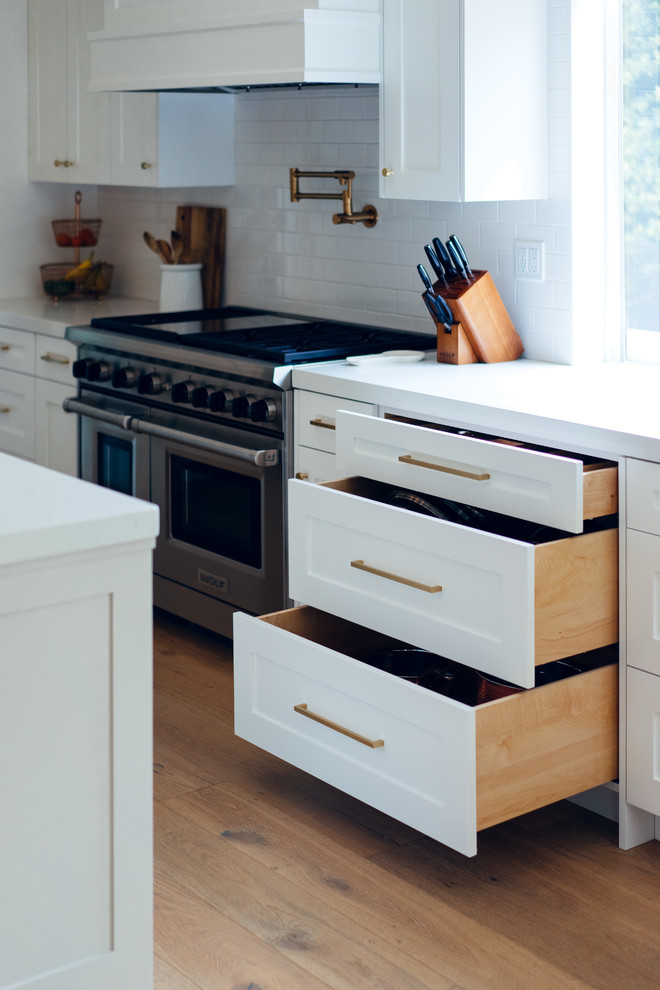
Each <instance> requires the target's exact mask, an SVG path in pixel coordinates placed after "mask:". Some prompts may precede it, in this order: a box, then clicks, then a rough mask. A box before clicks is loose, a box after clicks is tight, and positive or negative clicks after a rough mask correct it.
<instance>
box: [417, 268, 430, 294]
mask: <svg viewBox="0 0 660 990" xmlns="http://www.w3.org/2000/svg"><path fill="white" fill-rule="evenodd" d="M417 271H418V272H419V277H420V278H421V280H422V282H423V283H424V286H425V288H427V289H428V290H429V292H433V282H432V281H431V279H430V277H429V273H428V272H427V270H426V268H424V265H417Z"/></svg>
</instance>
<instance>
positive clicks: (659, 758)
mask: <svg viewBox="0 0 660 990" xmlns="http://www.w3.org/2000/svg"><path fill="white" fill-rule="evenodd" d="M626 677H627V697H626V705H627V708H628V740H627V744H628V749H627V754H626V757H627V759H626V762H627V787H626V800H627V801H628V802H629V803H630V804H634V805H635V807H636V808H643V809H644V811H650V812H652V813H653V814H654V815H660V677H656V676H655V674H649V673H648V672H647V671H645V670H637V669H636V668H635V667H628V670H627V671H626Z"/></svg>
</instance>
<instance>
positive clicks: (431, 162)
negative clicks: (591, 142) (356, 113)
mask: <svg viewBox="0 0 660 990" xmlns="http://www.w3.org/2000/svg"><path fill="white" fill-rule="evenodd" d="M382 6H383V19H382V85H381V87H380V100H381V111H380V118H381V137H380V141H381V147H380V168H381V178H380V195H381V196H382V197H384V198H393V199H422V200H436V201H444V202H462V201H465V202H476V201H487V200H520V199H542V198H544V197H545V196H546V195H547V85H548V84H547V4H546V0H499V2H498V3H493V0H383V5H382Z"/></svg>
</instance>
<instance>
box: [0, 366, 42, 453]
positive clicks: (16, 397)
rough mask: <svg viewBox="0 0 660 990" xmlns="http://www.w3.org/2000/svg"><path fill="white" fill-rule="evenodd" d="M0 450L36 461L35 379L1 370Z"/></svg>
mask: <svg viewBox="0 0 660 990" xmlns="http://www.w3.org/2000/svg"><path fill="white" fill-rule="evenodd" d="M0 450H4V451H5V452H6V453H7V454H15V455H16V456H17V457H25V458H26V459H27V460H29V461H33V460H34V454H35V446H34V378H32V377H31V376H30V375H20V374H17V373H16V372H13V371H2V370H0Z"/></svg>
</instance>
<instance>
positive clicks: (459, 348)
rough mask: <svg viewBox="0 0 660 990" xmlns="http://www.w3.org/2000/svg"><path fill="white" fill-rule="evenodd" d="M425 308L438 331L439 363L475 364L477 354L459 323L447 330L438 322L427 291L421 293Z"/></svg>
mask: <svg viewBox="0 0 660 990" xmlns="http://www.w3.org/2000/svg"><path fill="white" fill-rule="evenodd" d="M422 299H423V300H424V302H425V303H426V308H427V309H428V311H429V313H430V314H431V319H432V320H433V322H434V323H435V326H436V329H437V332H438V361H439V362H440V364H475V363H476V361H477V355H476V354H475V353H474V350H473V348H472V344H471V343H470V341H469V340H468V338H467V334H466V333H465V330H464V329H463V327H462V326H461V324H460V323H452V324H451V326H450V328H449V330H447V329H445V327H444V325H443V324H442V323H438V321H437V320H436V318H435V314H434V312H433V308H432V306H431V304H430V303H429V300H428V292H424V293H423V294H422Z"/></svg>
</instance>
